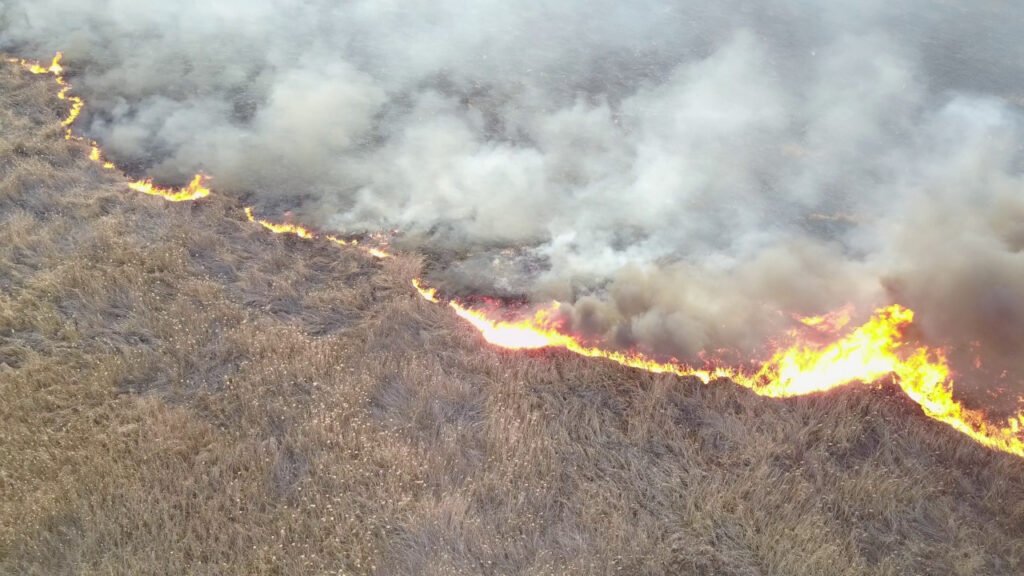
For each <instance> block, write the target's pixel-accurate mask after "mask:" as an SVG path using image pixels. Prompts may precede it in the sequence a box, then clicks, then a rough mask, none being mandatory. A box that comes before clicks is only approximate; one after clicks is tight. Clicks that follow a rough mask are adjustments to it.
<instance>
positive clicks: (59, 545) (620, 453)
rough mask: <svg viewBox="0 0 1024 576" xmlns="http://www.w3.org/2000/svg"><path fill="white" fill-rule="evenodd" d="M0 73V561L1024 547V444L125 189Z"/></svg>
mask: <svg viewBox="0 0 1024 576" xmlns="http://www.w3.org/2000/svg"><path fill="white" fill-rule="evenodd" d="M60 111H61V103H60V102H58V101H57V100H56V99H55V98H54V97H53V95H52V92H51V85H50V84H49V83H48V82H47V81H46V80H45V79H41V78H33V77H30V76H28V75H25V74H22V73H19V72H16V71H13V70H10V69H9V67H8V68H5V69H4V70H3V71H2V72H0V572H2V573H5V574H23V573H24V574H68V573H74V574H79V573H82V574H166V573H174V574H183V573H192V574H320V573H332V574H337V573H342V574H363V573H378V574H562V573H574V574H608V573H624V574H662V573H670V574H744V575H745V574H750V575H754V574H779V575H790V574H828V575H839V574H893V575H897V574H898V575H903V574H1007V575H1010V574H1020V573H1022V571H1024V462H1021V461H1019V460H1017V459H1015V458H1013V457H1009V456H1005V455H1001V454H997V453H992V452H989V451H986V450H984V449H981V448H979V447H977V446H975V445H973V444H971V443H970V441H968V440H966V439H964V438H963V437H962V436H960V435H958V434H956V433H954V432H952V431H951V430H949V429H947V428H946V427H944V426H942V425H940V424H937V423H935V422H931V421H929V420H927V419H925V418H924V417H922V416H921V414H920V412H919V411H918V409H917V408H916V407H914V406H912V405H909V404H908V403H906V402H904V401H903V400H902V399H901V398H900V397H898V396H896V395H894V394H891V393H889V392H887V391H886V390H884V389H883V390H879V391H877V392H872V393H864V392H862V391H849V392H843V391H840V392H837V393H833V394H828V395H825V396H821V397H815V398H806V399H800V400H794V401H769V400H765V399H761V398H757V397H753V396H751V395H750V394H749V393H747V392H745V391H744V390H742V389H739V388H737V387H734V386H730V385H728V384H725V383H719V384H715V385H711V386H702V385H700V384H698V383H694V382H689V381H685V380H682V381H681V380H679V379H675V378H668V377H657V376H651V375H646V374H640V373H637V372H634V371H630V370H625V369H620V368H617V367H615V366H611V365H608V364H605V363H602V362H595V361H586V360H582V359H579V358H576V357H573V356H569V355H566V354H560V353H539V354H512V353H504V352H501V351H496V350H492V349H489V348H487V347H486V346H484V345H482V344H481V342H480V340H479V338H478V337H477V336H476V335H475V334H474V333H472V332H471V331H470V330H468V329H467V328H466V327H465V326H463V325H461V324H459V323H458V322H457V321H456V319H455V318H453V316H452V315H451V314H449V313H448V311H447V310H446V309H445V308H443V307H439V306H431V305H429V304H427V303H426V302H423V301H422V300H420V299H419V298H418V297H416V296H415V295H414V294H413V292H412V291H411V289H410V288H409V284H408V280H409V279H410V278H411V277H412V276H413V275H415V274H416V273H418V271H419V269H420V267H421V263H420V262H419V261H418V260H417V259H416V258H414V257H401V258H398V259H396V260H392V261H388V262H384V263H383V264H381V263H378V262H375V261H373V260H371V259H369V258H367V257H366V256H364V255H362V254H361V253H358V252H351V253H347V252H344V251H339V250H337V249H333V248H332V247H331V246H329V245H324V244H320V243H317V242H304V241H299V240H297V239H294V238H284V237H279V236H273V235H270V234H266V233H265V232H264V231H262V230H261V229H260V228H259V227H257V226H252V225H249V224H247V223H246V222H244V221H243V219H242V218H241V217H240V216H241V214H240V211H239V210H238V207H237V206H236V205H234V204H233V203H232V202H231V201H229V200H226V199H208V200H204V201H201V202H199V203H196V204H193V205H170V204H166V203H164V202H162V201H161V200H158V199H153V198H148V197H144V196H138V195H133V194H132V193H130V192H129V191H128V190H127V189H126V188H125V187H124V185H123V182H122V181H121V180H120V179H119V177H118V176H117V175H115V174H111V173H104V172H103V171H102V170H100V169H98V168H97V167H95V166H93V165H91V164H90V163H89V162H88V161H87V160H86V158H85V157H84V154H83V151H82V150H81V149H80V148H79V147H78V146H77V145H75V144H69V143H66V142H64V141H63V140H62V139H61V134H60V127H59V125H58V118H59V113H60Z"/></svg>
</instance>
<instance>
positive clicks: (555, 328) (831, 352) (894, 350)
mask: <svg viewBox="0 0 1024 576" xmlns="http://www.w3.org/2000/svg"><path fill="white" fill-rule="evenodd" d="M417 289H419V290H420V292H421V294H422V293H423V291H422V289H421V287H420V286H417ZM448 305H449V306H450V307H451V308H452V309H453V310H455V313H456V314H458V315H459V317H460V318H462V319H464V320H466V321H467V322H469V323H470V324H471V325H472V326H473V327H474V328H476V329H477V330H478V331H479V332H480V333H481V335H482V336H483V337H484V339H485V340H486V341H487V342H489V343H491V344H493V345H495V346H499V347H502V348H508V349H511V350H524V349H529V350H533V349H541V348H562V349H565V350H568V351H570V352H573V353H576V354H579V355H582V356H586V357H589V358H604V359H606V360H610V361H612V362H616V363H618V364H621V365H623V366H628V367H630V368H637V369H640V370H645V371H647V372H652V373H658V374H666V373H667V374H675V375H677V376H688V377H696V378H698V379H700V380H701V381H702V382H704V383H709V382H711V381H712V380H717V379H728V380H731V381H732V382H735V383H736V384H739V385H740V386H743V387H744V388H748V389H749V390H751V391H753V392H754V393H755V394H758V395H760V396H767V397H771V398H789V397H794V396H805V395H808V394H814V393H819V392H825V391H828V390H833V389H836V388H839V387H842V386H848V385H853V384H861V385H871V384H873V383H875V382H878V381H879V380H881V379H883V378H886V377H888V376H892V377H893V378H894V380H895V382H896V384H897V385H898V386H899V387H900V389H902V390H903V392H904V393H905V394H906V395H907V396H908V397H910V399H911V400H913V401H914V402H916V403H917V404H918V405H920V406H921V409H922V410H923V411H924V413H925V414H926V415H927V416H929V417H930V418H933V419H935V420H938V421H940V422H943V423H945V424H948V425H949V426H951V427H953V428H954V429H956V430H957V431H959V432H961V433H963V434H966V435H967V436H969V437H971V438H972V439H974V440H975V441H977V442H978V443H980V444H983V445H985V446H988V447H989V448H993V449H996V450H1000V451H1003V452H1008V453H1010V454H1015V455H1017V456H1021V457H1024V411H1022V412H1019V413H1018V414H1016V415H1014V416H1013V417H1011V418H1009V419H1007V420H1006V421H1005V423H1003V424H995V423H992V422H990V421H989V420H988V419H987V418H986V416H985V414H984V413H983V412H981V411H978V410H971V409H969V408H966V407H964V406H963V404H961V403H960V402H959V401H958V400H956V399H955V398H954V397H953V383H952V381H951V379H950V369H949V365H948V363H947V361H946V358H945V356H944V355H943V354H942V353H941V352H940V351H933V350H930V349H928V348H925V347H920V348H917V349H914V350H912V351H910V353H909V354H905V353H903V350H904V349H905V348H906V345H905V343H904V342H903V332H904V330H905V329H906V328H907V327H908V326H909V325H910V324H911V323H913V320H914V313H913V311H912V310H909V309H907V308H904V307H902V306H899V305H892V306H889V307H886V308H882V309H880V310H878V311H876V312H875V314H874V315H873V316H872V317H871V319H870V320H868V321H867V322H866V323H864V324H863V325H861V326H860V327H858V328H856V329H855V330H853V331H852V332H850V333H849V334H847V335H846V336H843V337H841V338H839V339H838V340H835V341H834V342H832V343H831V344H827V345H824V346H816V345H812V344H807V343H802V342H797V343H795V344H793V345H792V346H790V347H788V348H784V349H781V350H779V351H778V352H776V353H775V354H774V355H772V357H771V358H770V359H769V360H767V361H766V362H764V363H763V364H762V365H761V367H760V368H759V369H757V370H753V371H744V370H741V369H736V368H724V367H717V368H710V369H700V368H693V367H689V366H686V365H685V364H682V363H680V362H676V361H659V360H655V359H653V358H650V357H648V356H646V355H644V354H643V353H641V352H622V351H616V350H605V349H602V348H600V347H596V346H590V345H587V344H585V343H584V342H583V341H581V340H580V339H579V338H577V337H574V336H572V335H570V334H567V333H565V332H563V331H561V330H560V328H559V323H558V321H557V315H558V304H557V303H556V304H552V305H550V306H547V307H544V308H541V309H539V310H537V311H536V312H534V313H532V314H531V315H529V316H527V317H525V318H522V319H519V320H500V319H495V318H493V317H491V315H490V314H488V313H487V312H485V311H483V310H478V309H473V308H470V307H467V306H465V305H463V304H460V303H458V302H456V301H451V302H449V303H448Z"/></svg>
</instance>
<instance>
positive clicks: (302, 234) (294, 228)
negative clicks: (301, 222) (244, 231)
mask: <svg viewBox="0 0 1024 576" xmlns="http://www.w3.org/2000/svg"><path fill="white" fill-rule="evenodd" d="M245 217H246V218H248V219H249V222H255V223H257V224H259V225H260V226H263V227H264V228H266V229H267V230H270V231H271V232H273V233H274V234H294V235H295V236H298V237H299V238H305V239H306V240H311V239H313V238H315V237H316V235H315V234H313V232H312V231H311V230H309V229H308V228H304V227H302V226H298V225H296V224H288V223H287V222H282V223H277V222H271V221H269V220H263V219H260V218H257V217H256V216H255V215H254V214H253V211H252V208H251V207H250V208H245Z"/></svg>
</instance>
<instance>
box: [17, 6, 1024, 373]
mask: <svg viewBox="0 0 1024 576" xmlns="http://www.w3.org/2000/svg"><path fill="white" fill-rule="evenodd" d="M835 4H836V3H829V2H821V1H818V2H812V1H810V0H767V1H764V0H759V1H753V0H749V1H745V0H743V1H741V0H728V1H724V2H697V1H695V0H683V1H679V2H656V1H653V0H639V1H636V2H616V1H611V0H598V1H586V2H584V1H582V0H556V1H552V2H542V3H541V2H507V1H502V2H498V1H494V0H481V1H478V2H472V3H466V2H451V1H447V0H432V1H430V2H416V1H413V2H401V3H399V2H388V1H380V0H372V1H371V0H362V1H360V0H355V1H348V2H340V1H328V0H307V1H304V2H294V1H284V0H244V1H242V0H220V1H214V2H209V1H204V2H199V1H191V0H189V1H184V0H183V1H178V2H162V1H160V2H158V1H156V0H142V1H140V0H74V1H72V0H8V1H7V2H3V3H0V26H2V30H3V32H2V36H0V43H2V45H3V46H4V47H6V48H7V49H9V50H17V51H19V52H20V53H27V54H31V55H36V56H39V57H43V56H45V55H46V54H47V53H52V52H53V51H54V50H56V49H62V50H65V52H66V54H67V57H68V59H69V60H70V61H71V62H72V64H73V66H74V69H75V70H76V73H77V74H78V76H77V77H76V78H75V85H76V87H77V88H78V89H79V90H80V91H81V92H82V93H83V95H84V96H85V97H86V99H87V101H88V102H89V105H90V114H89V116H88V117H87V118H86V123H85V125H84V128H85V129H86V130H87V131H88V133H89V134H90V135H91V136H93V137H95V138H97V139H99V140H100V141H101V142H103V143H104V145H105V147H106V148H107V149H108V150H109V152H110V153H111V155H112V156H114V157H115V158H116V159H118V160H119V161H121V162H122V163H125V164H127V165H128V166H131V167H133V168H135V169H137V170H139V171H144V172H146V173H150V174H154V175H156V176H158V177H160V178H163V179H169V180H179V181H180V180H183V179H184V178H186V177H187V176H188V175H190V174H192V173H193V172H194V171H196V170H203V171H205V172H207V173H209V174H212V175H214V176H215V177H216V185H217V187H218V188H219V189H220V190H225V191H230V192H233V193H237V194H250V195H254V196H255V198H256V199H257V201H258V202H260V203H261V204H262V205H263V206H264V207H267V208H287V209H295V210H298V211H299V212H301V213H302V214H303V215H304V218H305V219H306V220H308V221H312V222H314V223H317V224H319V225H321V226H325V227H330V228H333V229H337V230H341V231H362V230H377V229H392V228H395V229H399V230H401V231H403V233H404V235H405V238H407V239H408V240H407V241H408V242H410V243H418V244H419V245H420V246H421V247H423V248H424V249H427V250H432V251H434V252H435V253H438V254H441V255H442V256H441V257H440V259H441V260H443V261H445V262H448V264H447V265H446V266H445V267H444V268H443V269H442V270H440V271H437V272H436V275H437V277H438V278H441V279H443V280H444V281H445V282H446V288H448V289H449V290H452V291H459V290H464V291H470V290H472V291H476V290H486V291H493V292H499V293H500V292H503V291H505V292H524V293H527V294H528V295H530V296H531V297H533V298H537V299H546V298H551V297H555V298H559V299H561V300H563V301H565V302H567V303H569V304H570V305H571V311H572V318H573V320H574V321H575V322H576V325H577V328H579V329H580V330H583V331H585V332H587V333H589V334H591V335H594V336H600V337H603V338H606V339H609V340H611V341H614V342H616V343H618V344H621V345H636V344H639V345H641V346H644V347H647V348H649V349H652V350H654V351H657V352H659V353H665V354H672V355H676V356H678V357H680V358H690V359H692V358H694V357H696V356H697V355H698V354H699V353H700V352H701V351H713V350H717V349H720V348H739V349H740V350H744V351H754V350H756V349H757V347H758V346H761V345H763V344H765V342H766V341H767V340H768V339H769V338H771V337H773V336H777V335H779V334H780V333H781V332H782V331H784V330H785V329H786V328H787V327H788V326H790V325H791V324H792V315H793V314H816V313H821V312H824V311H827V310H830V309H835V308H838V307H840V306H843V305H845V304H852V305H855V306H856V309H857V310H858V311H861V312H862V313H864V314H866V313H869V312H870V310H871V309H872V308H873V307H874V306H877V305H880V304H886V303H890V302H899V303H902V304H905V305H907V306H910V307H912V308H914V309H915V310H916V311H917V312H918V316H919V319H920V322H919V324H920V327H921V331H922V334H921V337H922V338H923V339H924V340H925V341H927V342H929V343H932V344H939V345H955V346H956V347H957V349H958V350H972V351H976V350H978V349H984V350H985V351H986V354H987V355H988V356H990V358H986V362H991V363H992V366H994V367H996V368H997V372H1000V373H1001V372H1002V371H1003V370H1007V371H1008V372H1009V373H1011V374H1024V356H1020V355H1019V354H1018V351H1019V350H1020V349H1021V348H1022V346H1024V252H1022V249H1024V178H1022V167H1024V151H1022V144H1021V142H1022V138H1021V137H1022V126H1021V121H1022V106H1024V43H1021V42H1020V41H1019V40H1020V38H1024V11H1021V10H1019V9H1017V8H1015V7H1013V6H1011V5H1009V4H1008V3H1005V2H997V1H984V0H982V1H978V2H972V3H969V4H962V3H952V2H931V1H924V0H904V1H895V2H893V1H890V2H881V1H869V2H858V3H855V4H850V5H849V6H837V5H835ZM453 254H458V256H457V257H456V256H453Z"/></svg>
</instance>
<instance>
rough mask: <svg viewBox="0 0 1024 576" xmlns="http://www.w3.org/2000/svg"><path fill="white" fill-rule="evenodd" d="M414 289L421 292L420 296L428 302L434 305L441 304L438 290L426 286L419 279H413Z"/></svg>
mask: <svg viewBox="0 0 1024 576" xmlns="http://www.w3.org/2000/svg"><path fill="white" fill-rule="evenodd" d="M412 287H413V288H415V289H416V291H417V292H419V294H420V296H422V297H423V299H424V300H426V301H427V302H430V303H432V304H439V303H440V302H441V299H440V298H438V297H437V288H431V287H429V286H424V285H423V281H422V280H420V279H419V278H413V279H412Z"/></svg>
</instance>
